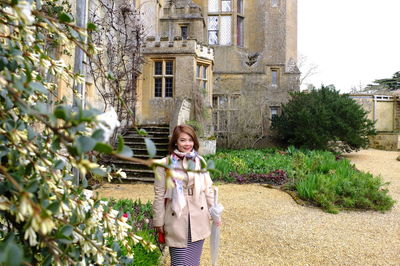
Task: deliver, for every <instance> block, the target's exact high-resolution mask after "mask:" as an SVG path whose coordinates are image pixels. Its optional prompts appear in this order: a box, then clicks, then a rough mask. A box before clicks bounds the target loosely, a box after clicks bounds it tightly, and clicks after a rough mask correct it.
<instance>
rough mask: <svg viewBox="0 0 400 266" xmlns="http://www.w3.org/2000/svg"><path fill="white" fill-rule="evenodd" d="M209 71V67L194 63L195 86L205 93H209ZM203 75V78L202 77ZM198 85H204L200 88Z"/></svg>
mask: <svg viewBox="0 0 400 266" xmlns="http://www.w3.org/2000/svg"><path fill="white" fill-rule="evenodd" d="M209 69H210V65H209V64H205V63H202V62H197V63H196V85H197V88H198V89H204V90H206V91H207V92H208V91H209V89H208V86H209V80H208V78H209V76H210V73H209ZM204 75H205V76H204ZM200 84H205V86H204V85H203V86H200Z"/></svg>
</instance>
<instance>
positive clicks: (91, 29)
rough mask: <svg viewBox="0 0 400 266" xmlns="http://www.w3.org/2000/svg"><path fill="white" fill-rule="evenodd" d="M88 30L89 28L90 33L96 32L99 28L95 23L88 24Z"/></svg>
mask: <svg viewBox="0 0 400 266" xmlns="http://www.w3.org/2000/svg"><path fill="white" fill-rule="evenodd" d="M86 28H87V30H88V31H95V30H96V28H97V27H96V25H95V24H94V23H92V22H89V23H88V24H87V26H86Z"/></svg>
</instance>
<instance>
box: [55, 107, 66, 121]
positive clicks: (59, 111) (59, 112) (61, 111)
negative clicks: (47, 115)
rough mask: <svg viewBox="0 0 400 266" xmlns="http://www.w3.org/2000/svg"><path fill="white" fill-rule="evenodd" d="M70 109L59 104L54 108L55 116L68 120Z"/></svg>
mask: <svg viewBox="0 0 400 266" xmlns="http://www.w3.org/2000/svg"><path fill="white" fill-rule="evenodd" d="M68 111H69V110H67V108H66V107H65V106H63V105H59V106H57V107H56V108H55V110H54V116H55V117H57V118H58V119H62V120H67V119H69V112H68Z"/></svg>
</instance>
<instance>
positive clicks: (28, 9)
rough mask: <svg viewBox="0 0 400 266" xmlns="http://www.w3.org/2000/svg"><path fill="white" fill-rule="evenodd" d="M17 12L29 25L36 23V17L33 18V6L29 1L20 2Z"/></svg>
mask: <svg viewBox="0 0 400 266" xmlns="http://www.w3.org/2000/svg"><path fill="white" fill-rule="evenodd" d="M16 10H17V12H18V11H19V12H18V13H19V15H20V16H21V18H22V19H23V20H25V21H26V23H27V24H32V23H33V22H34V21H35V17H34V16H32V6H31V4H30V3H29V2H27V1H18V4H17V9H16Z"/></svg>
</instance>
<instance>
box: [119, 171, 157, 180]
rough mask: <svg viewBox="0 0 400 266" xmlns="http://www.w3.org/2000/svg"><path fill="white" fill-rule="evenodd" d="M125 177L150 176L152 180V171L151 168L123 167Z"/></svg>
mask: <svg viewBox="0 0 400 266" xmlns="http://www.w3.org/2000/svg"><path fill="white" fill-rule="evenodd" d="M123 171H124V172H125V173H126V177H127V179H132V178H147V179H149V178H152V179H153V180H154V172H153V170H151V169H148V170H147V169H123Z"/></svg>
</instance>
